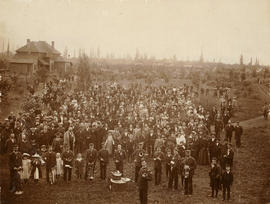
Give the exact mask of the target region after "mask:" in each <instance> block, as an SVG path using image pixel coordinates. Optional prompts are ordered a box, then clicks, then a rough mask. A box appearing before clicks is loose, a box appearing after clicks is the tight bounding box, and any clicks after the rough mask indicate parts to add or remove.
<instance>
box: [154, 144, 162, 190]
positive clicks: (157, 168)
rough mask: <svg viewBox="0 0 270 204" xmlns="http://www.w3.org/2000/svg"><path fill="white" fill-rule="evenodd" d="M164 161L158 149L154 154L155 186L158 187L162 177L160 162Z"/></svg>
mask: <svg viewBox="0 0 270 204" xmlns="http://www.w3.org/2000/svg"><path fill="white" fill-rule="evenodd" d="M163 160H164V154H163V153H162V152H161V149H160V148H157V151H156V152H155V154H154V162H155V163H154V166H155V185H159V184H160V182H161V175H162V161H163Z"/></svg>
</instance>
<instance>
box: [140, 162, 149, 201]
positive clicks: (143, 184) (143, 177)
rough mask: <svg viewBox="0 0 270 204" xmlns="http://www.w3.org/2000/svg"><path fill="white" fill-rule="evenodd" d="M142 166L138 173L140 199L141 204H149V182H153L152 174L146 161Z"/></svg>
mask: <svg viewBox="0 0 270 204" xmlns="http://www.w3.org/2000/svg"><path fill="white" fill-rule="evenodd" d="M141 166H142V167H141V169H140V171H139V173H138V187H139V197H140V203H141V204H147V192H148V181H151V180H152V173H151V171H150V170H149V169H148V168H147V163H146V161H142V162H141Z"/></svg>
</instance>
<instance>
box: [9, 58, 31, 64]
mask: <svg viewBox="0 0 270 204" xmlns="http://www.w3.org/2000/svg"><path fill="white" fill-rule="evenodd" d="M9 62H10V63H14V64H33V63H35V59H22V58H13V59H10V60H9Z"/></svg>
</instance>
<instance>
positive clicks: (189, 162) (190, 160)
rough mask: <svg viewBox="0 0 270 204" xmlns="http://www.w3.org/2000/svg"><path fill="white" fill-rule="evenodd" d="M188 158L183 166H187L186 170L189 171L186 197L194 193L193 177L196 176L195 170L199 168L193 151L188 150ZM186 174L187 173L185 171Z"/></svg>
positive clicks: (186, 157)
mask: <svg viewBox="0 0 270 204" xmlns="http://www.w3.org/2000/svg"><path fill="white" fill-rule="evenodd" d="M185 153H186V156H185V158H184V161H183V164H184V166H186V168H185V169H184V170H188V177H187V180H186V182H185V184H187V185H185V195H192V193H193V186H192V185H193V184H192V177H193V175H194V172H195V169H196V167H197V163H196V160H195V159H194V158H193V157H192V156H191V151H190V150H186V152H185ZM184 173H186V172H185V171H184Z"/></svg>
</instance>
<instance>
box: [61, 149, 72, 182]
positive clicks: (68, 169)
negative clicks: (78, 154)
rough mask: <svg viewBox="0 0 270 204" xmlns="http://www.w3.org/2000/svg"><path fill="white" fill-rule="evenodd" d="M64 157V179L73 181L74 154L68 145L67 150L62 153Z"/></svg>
mask: <svg viewBox="0 0 270 204" xmlns="http://www.w3.org/2000/svg"><path fill="white" fill-rule="evenodd" d="M62 159H63V166H64V180H65V181H66V182H67V181H71V174H72V162H73V159H74V154H73V152H72V151H71V150H70V148H69V146H68V145H65V151H64V152H63V155H62Z"/></svg>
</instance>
